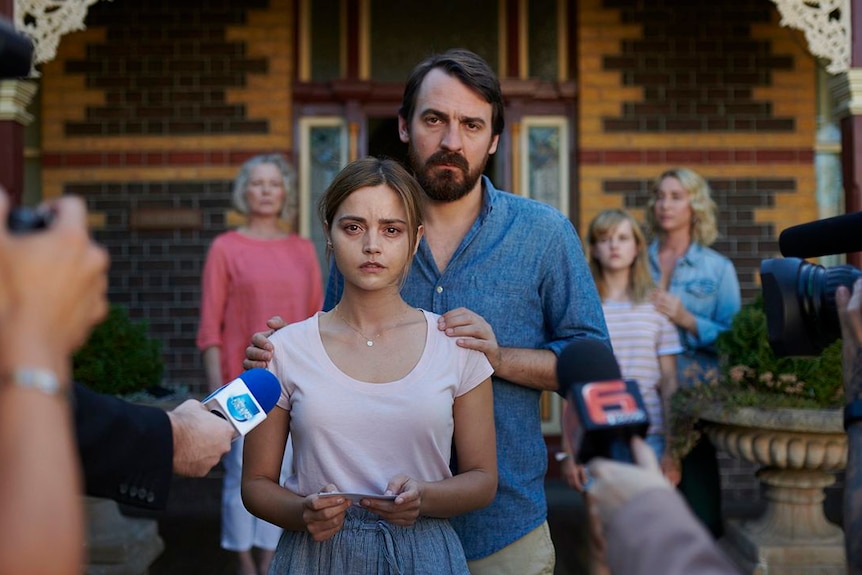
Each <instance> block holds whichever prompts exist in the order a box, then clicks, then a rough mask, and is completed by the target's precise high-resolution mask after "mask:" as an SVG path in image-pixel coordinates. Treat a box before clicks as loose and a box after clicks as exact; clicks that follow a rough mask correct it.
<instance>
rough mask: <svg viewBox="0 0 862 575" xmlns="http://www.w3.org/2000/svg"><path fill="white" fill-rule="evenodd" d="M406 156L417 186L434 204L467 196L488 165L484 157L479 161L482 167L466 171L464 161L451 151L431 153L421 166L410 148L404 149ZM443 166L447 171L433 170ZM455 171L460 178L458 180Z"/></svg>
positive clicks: (486, 158) (466, 167) (460, 156)
mask: <svg viewBox="0 0 862 575" xmlns="http://www.w3.org/2000/svg"><path fill="white" fill-rule="evenodd" d="M407 154H408V156H409V158H410V165H411V166H412V167H413V171H414V172H415V174H416V179H417V180H418V181H419V185H420V186H422V189H423V190H424V191H425V194H426V195H427V196H428V197H429V198H430V199H431V200H434V201H437V202H454V201H455V200H460V199H461V198H463V197H464V196H466V195H467V194H469V193H470V190H472V189H473V187H474V186H475V185H476V182H477V181H479V177H480V176H481V175H482V172H483V171H485V164H486V163H487V162H488V156H487V155H486V156H485V158H484V159H483V160H482V165H481V166H479V167H478V169H476V170H474V171H470V164H469V163H468V162H467V158H465V157H464V156H462V155H461V154H457V153H455V152H446V151H443V150H441V151H439V152H437V153H435V154H432V155H431V157H429V158H428V159H427V160H426V161H425V163H424V164H423V163H422V160H421V159H420V158H419V156H417V155H416V150H415V149H414V148H413V146H409V147H408V149H407ZM444 165H445V166H448V169H445V170H435V169H434V168H435V167H436V166H444ZM453 168H454V169H453ZM456 170H457V171H456ZM459 172H460V175H461V177H460V178H459V177H458V175H459Z"/></svg>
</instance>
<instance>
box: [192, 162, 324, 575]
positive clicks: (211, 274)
mask: <svg viewBox="0 0 862 575" xmlns="http://www.w3.org/2000/svg"><path fill="white" fill-rule="evenodd" d="M293 179H294V178H293V170H292V168H291V167H290V165H289V164H288V163H287V161H286V160H285V159H284V158H283V157H282V156H280V155H277V154H270V155H261V156H255V157H254V158H251V159H250V160H248V161H247V162H246V163H245V164H243V166H242V168H240V171H239V174H238V175H237V177H236V180H235V181H234V187H233V204H234V207H235V208H236V209H237V210H238V211H239V212H241V213H243V214H245V215H246V216H247V221H246V223H245V225H243V226H242V227H240V228H238V229H236V230H231V231H228V232H225V233H223V234H221V235H219V236H217V237H216V238H215V240H214V241H213V243H212V245H211V246H210V249H209V253H208V255H207V259H206V263H205V265H204V271H203V283H202V289H203V294H202V298H201V316H200V327H199V329H198V337H197V345H198V348H199V349H200V350H201V352H202V353H203V361H204V368H205V370H206V376H207V384H208V386H209V389H210V390H211V391H212V390H215V389H217V388H218V387H220V386H221V385H222V384H224V383H226V382H228V381H231V380H233V379H234V378H236V377H237V376H238V375H240V373H242V360H243V358H244V357H245V347H246V345H247V342H248V340H249V338H250V337H251V335H252V334H253V333H255V332H257V331H260V330H261V329H264V328H265V326H266V320H267V319H268V318H270V317H272V316H273V315H274V314H277V315H280V316H281V317H282V318H283V319H284V320H285V321H287V322H288V323H292V322H296V321H301V320H304V319H306V318H308V317H310V316H311V315H313V314H314V313H315V312H317V311H319V310H320V308H321V305H322V303H323V288H322V282H321V274H320V266H319V264H318V260H317V255H316V253H315V250H314V245H313V244H312V243H311V242H310V241H309V240H307V239H304V238H301V237H299V236H297V235H296V234H291V233H287V232H285V231H284V229H283V228H282V226H281V222H282V220H283V219H285V217H286V216H288V215H289V214H290V212H291V210H290V207H291V206H292V204H293V200H294V190H293V185H292V183H293ZM242 451H243V441H242V439H239V440H237V441H235V442H234V444H233V448H232V449H231V452H230V453H229V454H228V455H227V456H225V459H224V467H225V478H224V487H223V494H222V536H221V546H222V547H223V548H224V549H227V550H229V551H235V552H237V553H238V557H239V573H240V574H242V575H256V574H258V573H265V572H266V571H267V569H268V565H269V562H270V560H271V559H272V553H273V551H274V550H275V546H276V544H277V543H278V537H279V536H280V534H281V529H279V528H277V527H275V526H274V525H272V524H269V523H266V522H264V521H262V520H260V519H257V518H256V517H254V516H253V515H251V514H250V513H248V511H246V510H245V507H244V506H243V504H242V498H241V496H240V478H241V474H242V469H241V466H242ZM253 547H256V548H258V549H259V550H260V553H259V554H258V557H257V561H255V557H254V556H253V554H252V548H253Z"/></svg>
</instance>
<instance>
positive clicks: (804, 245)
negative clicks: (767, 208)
mask: <svg viewBox="0 0 862 575" xmlns="http://www.w3.org/2000/svg"><path fill="white" fill-rule="evenodd" d="M778 248H779V249H780V250H781V255H783V256H784V257H786V258H791V257H792V258H816V257H820V256H828V255H832V254H846V253H851V252H859V251H862V212H854V213H852V214H844V215H843V216H835V217H832V218H826V219H823V220H817V221H816V222H809V223H807V224H800V225H798V226H793V227H790V228H787V229H786V230H784V231H783V232H781V235H780V236H779V237H778Z"/></svg>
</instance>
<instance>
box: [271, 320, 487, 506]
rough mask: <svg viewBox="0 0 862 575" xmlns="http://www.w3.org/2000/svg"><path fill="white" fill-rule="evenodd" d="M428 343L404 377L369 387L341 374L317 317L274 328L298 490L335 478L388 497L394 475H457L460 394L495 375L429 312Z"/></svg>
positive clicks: (351, 488) (344, 485) (349, 487)
mask: <svg viewBox="0 0 862 575" xmlns="http://www.w3.org/2000/svg"><path fill="white" fill-rule="evenodd" d="M423 313H424V314H425V319H426V322H427V336H426V339H425V349H424V351H423V352H422V356H421V357H420V359H419V361H418V363H417V364H416V366H415V367H414V368H413V370H411V371H410V373H408V374H407V375H406V376H405V377H404V378H402V379H399V380H397V381H393V382H389V383H367V382H364V381H359V380H356V379H354V378H352V377H349V376H348V375H346V374H344V373H343V372H342V371H341V370H339V369H338V368H337V367H336V366H335V364H334V363H333V362H332V360H331V359H330V358H329V356H328V355H327V353H326V350H325V349H324V347H323V342H322V341H321V339H320V329H319V324H318V318H319V316H320V315H321V314H320V313H318V314H316V315H314V316H312V317H311V318H309V319H307V320H305V321H302V322H298V323H295V324H291V325H289V326H287V327H285V328H282V329H280V330H278V331H277V332H275V333H274V334H273V335H272V337H271V338H270V340H271V341H272V344H273V346H274V348H275V352H274V354H273V359H272V361H271V362H270V365H269V369H270V371H272V372H273V373H274V374H275V375H276V377H278V379H279V381H280V382H281V397H280V398H279V400H278V403H277V405H278V406H279V407H281V408H283V409H286V410H288V411H290V415H291V423H290V428H291V429H290V437H291V440H292V442H293V453H294V469H295V473H294V475H292V476H290V477H289V478H288V479H287V481H286V482H285V487H287V488H288V489H290V490H291V491H293V492H294V493H297V494H299V495H308V494H311V493H315V492H317V491H319V490H320V489H321V488H322V487H323V486H325V485H327V484H329V483H334V484H335V485H336V486H337V487H338V489H339V490H340V491H348V492H361V493H383V492H384V490H385V489H386V485H387V484H388V483H389V480H390V479H392V478H393V477H395V476H396V475H398V474H405V475H407V476H409V477H413V478H416V479H420V480H423V481H438V480H441V479H445V478H448V477H451V476H452V473H451V471H450V470H449V459H450V455H451V452H452V433H453V430H454V427H455V425H454V419H453V412H452V409H453V404H454V401H455V398H456V397H458V396H460V395H463V394H465V393H467V392H468V391H470V390H472V389H473V388H475V387H476V386H478V385H479V384H480V383H482V382H483V381H484V380H485V379H487V378H488V377H490V376H491V374H492V373H493V369H492V368H491V364H490V363H488V360H487V359H486V358H485V355H484V354H482V353H480V352H477V351H473V350H468V349H464V348H461V347H458V346H457V345H455V338H451V337H448V336H446V335H445V334H444V333H443V332H441V331H440V330H438V329H437V318H438V317H439V316H438V315H437V314H434V313H431V312H428V311H424V310H423Z"/></svg>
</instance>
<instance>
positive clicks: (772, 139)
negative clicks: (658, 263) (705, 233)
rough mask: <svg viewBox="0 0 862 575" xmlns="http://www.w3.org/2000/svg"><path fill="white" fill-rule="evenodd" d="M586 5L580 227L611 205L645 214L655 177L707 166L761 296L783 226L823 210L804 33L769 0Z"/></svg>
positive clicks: (740, 261)
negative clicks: (764, 267) (763, 272)
mask: <svg viewBox="0 0 862 575" xmlns="http://www.w3.org/2000/svg"><path fill="white" fill-rule="evenodd" d="M578 7H579V12H578V24H579V27H578V50H579V54H580V57H579V60H578V62H579V77H578V84H579V87H580V89H579V96H580V100H579V106H580V113H579V120H578V121H579V128H578V133H579V139H580V142H581V144H580V147H579V166H578V170H579V180H580V193H581V196H580V200H581V212H580V213H581V214H582V219H581V222H580V225H581V228H582V229H585V228H586V224H587V223H588V222H589V220H590V218H592V217H593V216H594V215H595V214H596V213H597V212H598V211H600V210H601V209H604V208H606V207H610V206H614V207H624V208H627V209H630V210H631V211H633V212H634V213H635V214H636V215H638V217H640V218H642V217H643V206H644V205H645V204H646V200H647V194H648V190H649V188H650V185H651V183H652V180H653V178H655V177H656V176H657V175H658V174H659V173H661V172H662V171H663V170H665V169H666V168H669V167H673V166H686V167H689V168H692V169H694V170H697V171H698V172H700V173H701V174H702V175H704V177H706V179H707V180H708V181H709V183H710V185H711V187H712V190H713V193H714V199H715V200H716V202H717V203H718V206H719V230H720V232H721V237H720V239H719V241H718V242H717V243H716V244H715V246H714V247H715V248H716V249H717V250H718V251H720V252H722V253H724V254H725V255H727V256H728V257H730V258H731V259H732V260H733V262H734V264H735V265H736V268H737V272H738V274H739V278H740V284H741V287H742V292H743V299H744V301H750V300H751V299H752V298H753V297H754V296H755V295H756V294H757V293H758V292H759V290H760V285H759V263H760V260H761V259H763V258H766V257H772V256H774V255H777V251H778V250H777V247H778V246H777V241H776V240H777V236H778V231H779V230H781V229H784V228H785V227H787V226H789V225H792V224H795V223H800V222H804V221H809V220H812V219H816V218H817V206H816V200H815V195H814V193H813V192H814V185H815V180H814V164H813V158H814V149H813V146H814V142H815V132H814V130H815V125H814V118H815V115H816V94H815V85H816V78H815V72H816V69H815V62H814V59H813V58H812V57H811V55H810V54H808V53H807V52H806V51H805V48H804V47H805V45H806V44H805V40H804V39H803V38H802V37H801V35H800V34H799V33H797V32H795V31H793V30H790V29H788V28H782V27H780V26H779V25H778V15H777V11H776V9H775V7H774V5H773V4H772V3H771V2H769V1H768V0H762V1H756V2H750V1H748V0H728V1H722V2H718V3H701V2H688V1H686V0H655V1H652V2H647V3H643V2H629V1H624V0H587V1H584V2H579V3H578Z"/></svg>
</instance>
